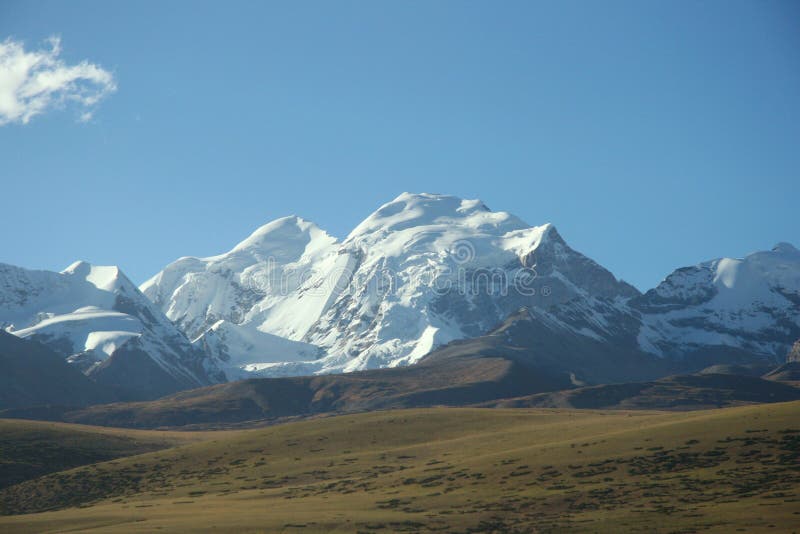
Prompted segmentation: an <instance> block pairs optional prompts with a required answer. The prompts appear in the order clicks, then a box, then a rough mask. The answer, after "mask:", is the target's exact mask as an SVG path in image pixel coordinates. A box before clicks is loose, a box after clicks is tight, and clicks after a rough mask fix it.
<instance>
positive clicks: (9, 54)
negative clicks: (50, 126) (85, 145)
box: [0, 37, 117, 126]
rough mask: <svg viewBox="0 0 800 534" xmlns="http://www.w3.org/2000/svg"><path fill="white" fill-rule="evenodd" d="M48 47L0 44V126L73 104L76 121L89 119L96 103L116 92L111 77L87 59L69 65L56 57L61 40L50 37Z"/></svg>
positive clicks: (29, 118) (17, 42)
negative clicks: (26, 47)
mask: <svg viewBox="0 0 800 534" xmlns="http://www.w3.org/2000/svg"><path fill="white" fill-rule="evenodd" d="M47 44H48V45H49V47H47V48H43V49H41V50H30V51H27V50H25V47H24V46H23V43H22V42H20V41H15V40H12V39H7V40H6V41H4V42H1V43H0V126H2V125H5V124H10V123H17V124H28V122H29V121H30V120H31V118H33V117H35V116H36V115H40V114H42V113H44V112H45V111H47V110H49V109H59V108H64V107H66V106H68V105H74V106H76V107H78V108H79V114H78V120H79V121H81V122H86V121H88V120H90V119H91V118H92V113H93V111H94V108H95V106H96V104H97V103H98V102H99V101H100V100H102V99H103V98H104V97H106V96H107V95H109V94H111V93H113V92H114V91H116V89H117V84H116V82H115V81H114V76H113V75H112V74H111V73H110V72H109V71H107V70H105V69H103V68H101V67H99V66H97V65H95V64H94V63H90V62H88V61H86V60H84V61H81V62H80V63H78V64H76V65H68V64H66V63H65V62H64V61H63V60H62V59H60V58H59V55H60V54H61V40H60V39H59V38H58V37H51V38H50V39H48V40H47Z"/></svg>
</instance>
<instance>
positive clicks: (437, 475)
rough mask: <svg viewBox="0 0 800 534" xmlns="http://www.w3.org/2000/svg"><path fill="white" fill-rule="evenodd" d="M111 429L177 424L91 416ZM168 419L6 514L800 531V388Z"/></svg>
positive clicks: (33, 524)
mask: <svg viewBox="0 0 800 534" xmlns="http://www.w3.org/2000/svg"><path fill="white" fill-rule="evenodd" d="M14 424H19V425H25V424H30V423H25V422H19V421H14V422H4V423H3V425H12V426H13V425H14ZM37 424H38V423H37ZM2 428H8V427H2ZM57 428H58V429H62V430H64V431H65V432H69V431H71V430H74V431H80V432H86V431H87V428H89V427H80V426H77V425H58V427H57ZM106 431H107V432H110V434H107V435H108V436H112V435H113V436H118V437H120V438H129V439H134V440H141V442H142V443H146V442H147V439H149V437H147V436H153V435H155V436H160V435H162V434H161V433H158V432H138V431H128V430H113V431H112V430H108V429H102V430H100V429H93V430H92V432H99V433H102V432H106ZM24 433H25V432H23V431H21V434H24ZM90 433H91V432H90ZM163 436H164V437H163V439H164V440H165V441H170V440H175V441H174V442H172V444H171V445H172V448H167V449H161V450H157V451H152V452H146V453H144V454H136V455H133V456H128V457H125V458H116V459H113V460H109V461H103V462H99V463H92V464H90V465H83V466H80V467H76V468H73V469H68V470H64V471H58V472H53V473H50V474H46V475H44V476H39V477H38V478H34V479H31V480H28V481H25V482H22V483H20V484H16V485H14V486H11V487H7V488H5V489H3V490H0V513H3V514H6V515H4V516H0V531H3V532H51V531H67V530H68V531H70V532H83V531H86V532H92V531H95V532H157V531H164V532H203V531H220V532H224V531H236V532H264V531H269V532H300V531H305V532H308V531H311V532H314V531H319V532H402V531H407V532H436V531H438V532H552V531H566V530H569V531H571V532H624V531H639V532H695V531H704V532H705V531H711V532H725V533H728V532H736V531H740V530H741V531H747V532H759V531H764V532H792V531H800V402H791V403H779V404H765V405H755V406H744V407H737V408H726V409H718V410H705V411H695V412H684V413H663V412H642V411H633V412H622V411H605V412H604V411H589V410H585V411H582V410H563V409H479V408H430V409H412V410H397V411H385V412H372V413H363V414H356V415H344V416H337V417H328V418H322V419H316V420H308V421H300V422H296V423H289V424H284V425H278V426H274V427H269V428H260V429H254V430H238V431H218V432H205V433H174V432H173V433H164V434H163ZM181 440H189V441H193V440H199V441H197V442H194V443H184V444H180V445H178V442H180V441H181ZM134 452H135V451H134Z"/></svg>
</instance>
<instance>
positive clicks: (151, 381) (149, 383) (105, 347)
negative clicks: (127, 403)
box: [0, 262, 223, 397]
mask: <svg viewBox="0 0 800 534" xmlns="http://www.w3.org/2000/svg"><path fill="white" fill-rule="evenodd" d="M0 326H2V327H3V328H4V329H5V330H6V331H7V332H10V333H13V334H15V335H16V336H18V337H21V338H32V339H36V340H38V341H40V342H42V343H44V344H46V345H48V346H49V347H50V348H52V349H53V350H55V351H56V352H58V353H60V354H61V355H63V356H64V357H65V358H66V359H67V361H69V362H70V363H72V364H73V365H75V366H76V367H78V368H80V369H81V370H82V371H84V372H85V373H86V374H87V375H89V376H90V377H92V378H93V379H95V380H97V381H98V382H100V383H104V384H106V385H113V386H116V387H121V388H123V389H125V390H126V391H128V392H129V393H132V394H133V395H139V396H143V397H148V396H157V395H161V394H164V393H166V392H170V391H176V390H179V389H185V388H187V387H197V386H202V385H207V384H210V383H213V382H216V381H219V380H220V379H223V377H222V376H221V375H220V372H219V370H218V369H217V368H216V367H215V365H214V363H213V360H211V359H209V358H207V357H206V355H205V354H204V353H203V352H202V351H199V350H197V348H195V347H193V346H192V345H191V344H190V343H189V341H188V339H187V338H186V337H185V336H184V335H183V334H182V333H181V332H180V331H179V330H178V329H177V328H176V327H175V326H174V325H173V324H172V323H171V322H170V321H169V320H168V319H167V318H166V317H164V315H163V314H162V313H161V312H160V311H159V310H158V309H157V308H156V307H155V306H153V304H152V303H150V301H149V300H148V299H147V298H146V297H145V296H144V295H142V293H141V292H140V291H139V290H138V289H137V288H136V286H135V285H134V284H133V283H132V282H131V281H130V280H128V278H127V277H126V276H125V275H124V274H123V273H122V272H121V271H120V270H119V269H118V268H117V267H103V266H93V265H90V264H88V263H86V262H76V263H74V264H73V265H71V266H69V267H68V268H67V269H66V270H64V271H63V272H61V273H56V272H50V271H35V270H29V269H23V268H21V267H15V266H12V265H7V264H0Z"/></svg>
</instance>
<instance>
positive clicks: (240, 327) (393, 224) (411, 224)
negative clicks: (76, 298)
mask: <svg viewBox="0 0 800 534" xmlns="http://www.w3.org/2000/svg"><path fill="white" fill-rule="evenodd" d="M254 236H257V237H254ZM287 273H288V274H287ZM265 280H266V281H267V283H263V281H265ZM276 280H280V281H281V282H280V283H277V282H276ZM142 291H143V292H144V293H145V294H146V295H147V296H148V297H149V298H151V300H153V302H154V303H156V304H157V305H158V306H159V307H160V308H161V309H162V310H163V311H164V312H165V313H166V314H167V316H168V317H170V318H171V319H173V320H174V321H176V322H177V323H178V324H179V325H180V326H181V328H183V329H184V331H185V332H187V334H189V336H190V337H193V338H195V339H196V343H199V344H203V345H204V346H206V347H209V348H210V349H211V350H212V352H214V353H215V354H218V355H219V357H220V359H223V360H227V362H228V368H229V371H228V374H229V376H240V372H239V371H240V370H243V369H246V370H248V371H250V372H255V373H257V374H260V375H285V374H305V373H316V372H335V371H352V370H357V369H368V368H375V367H387V366H390V367H391V366H397V365H406V364H410V363H413V362H415V361H417V360H419V359H420V358H421V357H422V356H424V355H425V354H426V353H428V352H429V351H430V350H431V349H432V348H434V347H436V346H438V345H440V344H442V343H446V342H448V341H450V340H453V339H459V338H463V337H468V336H475V335H479V334H482V333H484V332H486V331H487V330H489V329H490V328H491V327H493V326H494V325H495V324H497V323H498V322H500V321H502V320H503V319H504V318H505V317H506V316H507V315H508V314H509V313H511V312H512V311H514V310H516V309H517V308H519V307H520V306H542V307H549V306H552V305H554V304H558V303H560V302H564V301H567V300H570V299H573V298H576V297H579V296H582V297H588V296H590V295H597V296H602V297H603V298H610V299H622V298H627V297H631V296H634V295H636V294H638V292H637V291H636V290H635V289H634V288H632V287H631V286H629V285H627V284H625V283H624V282H619V281H617V280H616V279H615V278H614V276H613V275H611V273H609V272H608V271H607V270H605V269H603V268H602V267H600V266H599V265H597V264H596V263H595V262H593V261H592V260H590V259H588V258H586V257H584V256H582V255H581V254H579V253H577V252H575V251H574V250H572V249H570V248H569V247H568V246H567V245H566V243H565V242H564V241H563V239H561V237H560V236H559V235H558V232H557V231H556V230H555V228H554V227H553V226H552V225H544V226H539V227H531V226H529V225H527V224H526V223H524V222H523V221H522V220H520V219H518V218H517V217H514V216H513V215H510V214H508V213H504V212H492V211H490V210H489V209H488V208H486V206H484V205H483V203H481V202H480V201H478V200H462V199H459V198H456V197H452V196H445V195H430V194H409V193H404V194H402V195H400V196H399V197H397V198H396V199H395V200H393V201H392V202H389V203H388V204H385V205H383V206H382V207H380V208H379V209H378V210H377V211H376V212H375V213H373V214H372V215H370V216H369V217H368V218H367V219H365V220H364V221H363V222H362V223H361V224H360V225H358V227H357V228H355V229H354V230H353V232H351V234H350V235H349V236H348V237H347V239H346V240H345V241H344V242H343V243H342V244H339V243H337V242H336V240H335V239H334V238H332V237H330V236H329V235H328V234H326V233H324V232H323V231H321V230H320V229H319V228H317V227H316V226H314V225H313V224H311V223H308V222H306V221H303V220H302V219H299V218H297V217H289V218H285V219H279V220H277V221H274V222H272V223H269V224H267V225H265V226H264V227H262V228H261V229H259V230H257V231H256V233H255V234H253V236H251V237H250V238H248V239H247V240H246V241H244V242H243V243H242V244H240V245H238V246H237V247H235V248H234V249H233V250H232V251H230V252H228V253H226V254H223V255H220V256H215V257H212V258H204V259H198V258H182V259H180V260H178V261H176V262H175V263H173V264H171V265H169V266H168V267H167V268H166V269H165V270H164V271H163V272H161V273H159V274H157V275H156V276H155V277H153V278H152V279H151V280H149V281H148V282H146V283H145V284H144V285H143V286H142ZM220 321H222V322H220ZM269 334H272V335H269ZM275 336H280V337H283V338H286V339H287V340H291V341H294V342H300V343H293V344H286V343H278V342H277V340H276V338H275ZM320 356H322V357H320Z"/></svg>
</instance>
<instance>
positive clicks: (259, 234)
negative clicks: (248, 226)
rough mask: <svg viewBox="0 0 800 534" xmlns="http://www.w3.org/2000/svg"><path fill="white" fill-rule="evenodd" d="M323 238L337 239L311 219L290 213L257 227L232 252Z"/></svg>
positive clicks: (277, 246)
mask: <svg viewBox="0 0 800 534" xmlns="http://www.w3.org/2000/svg"><path fill="white" fill-rule="evenodd" d="M317 238H322V239H324V240H326V241H327V242H331V243H334V242H336V239H335V238H334V237H332V236H330V235H329V234H328V233H327V232H325V231H324V230H322V229H321V228H320V227H319V226H317V225H316V224H314V223H313V222H311V221H307V220H305V219H303V218H302V217H298V216H297V215H289V216H287V217H281V218H279V219H275V220H274V221H270V222H268V223H267V224H265V225H263V226H261V227H259V228H258V229H256V230H255V231H254V232H253V233H252V234H250V235H249V236H248V237H247V238H246V239H245V240H244V241H242V242H241V243H239V244H238V245H236V246H235V247H234V248H233V250H232V251H231V252H239V251H260V252H266V251H272V250H276V249H280V248H283V247H285V246H287V245H288V244H291V243H298V242H301V243H303V244H304V245H305V244H307V243H309V242H310V241H312V240H314V239H317Z"/></svg>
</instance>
